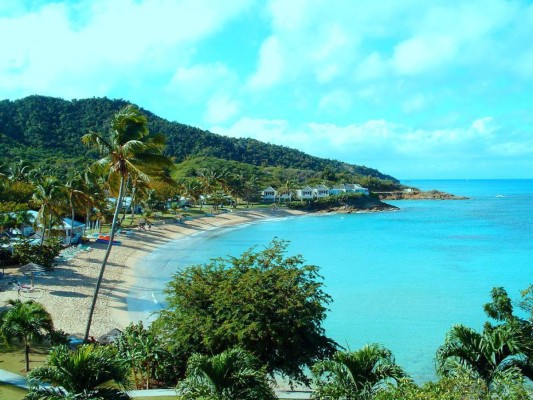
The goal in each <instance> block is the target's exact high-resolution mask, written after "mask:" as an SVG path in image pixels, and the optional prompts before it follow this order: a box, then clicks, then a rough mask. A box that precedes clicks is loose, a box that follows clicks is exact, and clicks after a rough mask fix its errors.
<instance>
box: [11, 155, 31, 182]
mask: <svg viewBox="0 0 533 400" xmlns="http://www.w3.org/2000/svg"><path fill="white" fill-rule="evenodd" d="M33 169H34V166H33V164H31V163H30V162H28V161H24V160H19V161H18V162H13V163H11V164H10V166H9V179H10V180H12V181H20V182H27V181H28V177H29V174H30V172H31V171H32V170H33Z"/></svg>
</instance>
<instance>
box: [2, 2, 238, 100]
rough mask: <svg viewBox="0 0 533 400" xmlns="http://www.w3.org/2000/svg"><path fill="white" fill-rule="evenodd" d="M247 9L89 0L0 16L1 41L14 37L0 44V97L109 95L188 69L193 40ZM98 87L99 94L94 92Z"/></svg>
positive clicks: (231, 5) (218, 4)
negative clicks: (149, 76)
mask: <svg viewBox="0 0 533 400" xmlns="http://www.w3.org/2000/svg"><path fill="white" fill-rule="evenodd" d="M246 7H247V4H246V2H245V1H244V0H231V1H225V2H224V3H223V4H222V3H221V2H218V1H215V0H199V1H193V0H185V1H180V2H175V1H169V0H146V1H134V0H117V1H106V0H94V1H88V0H87V1H84V2H81V3H77V4H76V5H71V4H68V3H51V4H47V5H43V6H41V7H40V8H35V9H32V10H31V11H29V12H27V13H25V14H23V13H16V14H14V16H12V17H3V18H0V37H2V38H11V39H12V40H2V43H1V44H0V50H1V51H2V54H3V56H2V58H0V76H1V77H2V78H0V95H3V96H5V95H6V94H7V95H11V96H12V95H18V96H21V95H22V96H23V95H26V94H33V93H41V94H59V95H62V96H64V95H65V93H64V92H68V91H69V89H71V88H72V87H74V88H75V93H76V95H75V96H76V97H80V96H94V95H101V94H106V93H105V90H108V89H109V87H112V86H115V85H117V84H119V83H120V82H123V81H124V80H128V79H131V80H133V81H135V79H137V78H138V77H139V76H141V75H143V74H146V73H154V72H156V71H160V70H161V69H164V70H166V69H168V68H170V67H174V68H176V67H177V66H178V65H179V63H184V64H186V63H187V62H188V58H187V56H188V55H190V52H191V49H192V48H193V46H194V43H195V42H196V41H198V40H200V39H203V38H205V37H207V36H209V35H212V34H213V33H215V32H217V31H218V30H219V29H220V28H221V27H222V26H223V25H224V24H225V23H226V22H227V21H228V20H230V19H232V18H234V17H235V16H236V15H238V14H239V13H240V12H242V11H243V10H244V9H245V8H246ZM199 15H201V18H199V17H198V16H199ZM79 16H83V19H82V20H78V19H76V18H79ZM99 86H100V87H102V88H105V89H104V93H95V91H96V89H97V88H98V87H99Z"/></svg>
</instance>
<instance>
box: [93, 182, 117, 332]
mask: <svg viewBox="0 0 533 400" xmlns="http://www.w3.org/2000/svg"><path fill="white" fill-rule="evenodd" d="M124 186H125V181H124V176H121V177H120V189H119V192H118V199H117V203H116V205H115V213H114V215H113V222H112V224H111V232H110V233H109V244H108V245H107V250H106V253H105V256H104V260H103V261H102V266H101V267H100V275H98V281H97V282H96V287H95V288H94V295H93V301H92V303H91V310H90V311H89V318H88V319H87V327H86V328H85V336H84V338H83V341H84V342H85V343H87V339H89V331H90V330H91V323H92V319H93V314H94V308H95V307H96V300H97V299H98V292H99V291H100V286H101V284H102V279H103V277H104V272H105V267H106V264H107V259H108V258H109V255H110V254H111V248H112V247H113V239H114V238H115V228H116V225H117V221H118V214H119V212H120V205H121V204H122V198H123V197H124Z"/></svg>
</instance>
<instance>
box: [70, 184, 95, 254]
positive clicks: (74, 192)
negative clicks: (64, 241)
mask: <svg viewBox="0 0 533 400" xmlns="http://www.w3.org/2000/svg"><path fill="white" fill-rule="evenodd" d="M63 190H64V191H65V195H66V197H67V201H68V206H69V208H70V219H71V221H72V227H74V217H75V208H76V207H78V206H79V207H85V206H86V204H90V203H91V202H90V198H89V196H88V195H87V194H85V187H84V184H83V179H82V177H81V175H76V176H75V177H74V178H72V179H71V180H69V181H68V182H67V183H66V184H65V186H64V188H63ZM73 232H74V230H73V229H70V234H69V237H68V244H69V245H70V244H72V234H73Z"/></svg>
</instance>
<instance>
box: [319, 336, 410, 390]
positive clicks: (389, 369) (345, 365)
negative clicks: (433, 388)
mask: <svg viewBox="0 0 533 400" xmlns="http://www.w3.org/2000/svg"><path fill="white" fill-rule="evenodd" d="M312 372H313V376H314V384H315V392H314V393H313V399H317V400H343V399H348V400H349V399H354V400H355V399H368V400H370V399H372V398H373V396H374V394H375V393H377V392H378V391H379V390H380V389H381V388H383V387H384V386H385V384H386V383H387V382H390V381H394V382H397V381H398V380H400V379H406V375H405V373H404V372H403V370H402V369H401V368H400V367H399V366H398V365H397V364H396V362H395V360H394V356H393V355H392V352H391V351H390V350H388V349H386V348H385V347H383V346H381V345H379V344H375V343H374V344H370V345H366V346H364V347H362V348H361V349H359V350H357V351H353V352H342V351H339V352H337V353H335V354H334V355H333V357H332V358H331V359H329V360H324V361H320V362H318V363H316V364H315V365H314V366H313V370H312Z"/></svg>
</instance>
